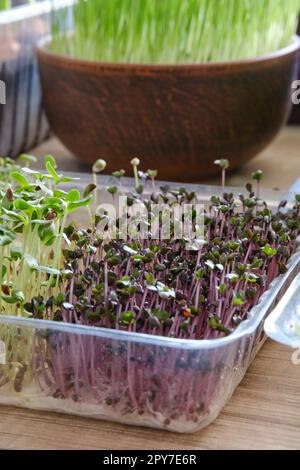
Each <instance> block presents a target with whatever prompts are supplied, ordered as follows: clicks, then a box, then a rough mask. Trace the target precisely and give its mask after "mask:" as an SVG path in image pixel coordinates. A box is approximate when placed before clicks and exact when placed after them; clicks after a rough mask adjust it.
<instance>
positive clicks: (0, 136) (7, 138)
mask: <svg viewBox="0 0 300 470" xmlns="http://www.w3.org/2000/svg"><path fill="white" fill-rule="evenodd" d="M71 4H72V0H54V1H51V0H47V1H41V2H39V3H35V4H31V5H24V6H19V7H16V8H14V9H11V10H7V11H2V12H0V80H1V81H2V82H3V83H4V84H5V93H3V84H2V94H4V95H5V96H4V98H5V100H4V101H5V104H0V154H1V155H5V156H9V157H16V156H18V155H19V154H20V153H21V152H24V151H26V150H27V149H29V148H32V147H34V146H35V145H37V144H38V143H39V142H41V141H43V140H44V139H45V138H47V137H48V136H49V131H50V129H49V124H48V122H47V120H46V117H45V114H44V112H43V107H42V98H41V90H40V83H39V75H38V68H37V62H36V59H35V52H34V47H35V45H36V43H37V41H39V40H40V39H41V38H43V37H45V36H48V35H49V32H50V18H51V16H50V15H51V10H52V8H54V9H63V8H67V7H68V6H69V5H71ZM2 102H3V97H2V98H1V103H2Z"/></svg>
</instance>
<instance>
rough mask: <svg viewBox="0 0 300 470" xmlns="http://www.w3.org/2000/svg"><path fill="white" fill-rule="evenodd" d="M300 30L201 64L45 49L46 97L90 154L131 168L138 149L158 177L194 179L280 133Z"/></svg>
mask: <svg viewBox="0 0 300 470" xmlns="http://www.w3.org/2000/svg"><path fill="white" fill-rule="evenodd" d="M298 50H299V39H296V38H295V42H294V43H293V44H292V45H290V46H289V47H287V48H285V49H282V50H280V51H278V52H276V53H273V54H270V55H268V56H264V57H259V58H257V59H253V60H244V61H237V62H226V63H225V62H224V63H207V64H195V65H174V66H173V65H170V66H161V65H126V64H107V63H101V62H92V61H87V60H78V59H72V58H70V57H64V56H60V55H56V54H53V53H51V52H49V51H48V50H47V47H46V46H45V45H41V46H40V47H39V49H38V61H39V68H40V76H41V84H42V90H43V97H44V105H45V109H46V114H47V117H48V119H49V122H50V124H51V126H52V129H53V131H54V132H55V134H56V135H57V136H58V137H59V138H60V139H61V141H62V142H63V143H64V144H65V145H66V147H68V149H69V150H71V151H72V152H73V153H74V154H75V155H77V156H78V157H79V158H80V159H81V160H83V161H84V162H86V163H87V164H91V163H93V162H94V161H95V159H97V158H99V157H101V158H104V159H106V160H107V162H108V167H107V170H108V171H111V170H116V169H120V168H124V169H125V170H126V169H129V167H130V159H131V158H132V157H133V156H139V157H140V158H141V160H142V166H143V168H144V169H147V168H151V169H154V168H155V169H157V170H158V171H159V177H160V179H170V180H177V181H178V180H181V181H195V180H199V179H203V178H205V177H207V176H211V175H213V174H215V173H216V171H217V172H218V169H217V168H216V166H215V165H214V164H213V162H214V160H215V159H217V158H228V159H229V160H230V165H231V168H232V169H233V168H236V167H238V166H240V165H242V164H243V163H245V162H246V161H247V160H249V159H250V158H252V157H254V156H255V155H256V154H257V153H258V152H259V151H260V150H262V149H263V148H264V147H265V146H266V145H267V144H268V143H269V142H270V141H271V140H272V139H273V137H274V136H275V135H276V134H277V132H278V131H279V129H280V127H281V126H282V124H283V123H284V122H285V120H286V118H287V116H288V112H289V110H290V104H291V83H292V81H293V80H294V79H295V78H296V76H297V55H298Z"/></svg>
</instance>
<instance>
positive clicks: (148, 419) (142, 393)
mask: <svg viewBox="0 0 300 470" xmlns="http://www.w3.org/2000/svg"><path fill="white" fill-rule="evenodd" d="M102 181H106V182H107V181H109V178H104V180H102ZM190 187H192V186H190ZM196 189H197V191H203V194H204V199H205V198H206V196H205V193H206V192H208V189H209V190H210V194H217V193H218V192H220V188H207V187H201V186H197V187H196ZM201 194H202V193H201ZM269 194H270V195H272V196H271V199H272V201H273V202H275V201H276V200H278V199H280V196H282V194H281V195H280V194H279V193H275V192H271V193H269ZM299 271H300V253H299V252H297V253H295V254H294V255H293V257H292V258H291V259H290V263H289V269H288V272H287V273H285V274H284V275H281V276H280V277H278V278H277V279H275V280H274V281H273V283H272V284H271V286H270V289H269V290H268V291H267V292H265V294H264V295H263V296H262V297H261V300H260V302H259V304H258V305H257V306H255V307H254V308H253V309H252V310H251V312H250V313H249V318H248V319H247V320H246V321H244V322H242V323H241V324H240V325H239V327H238V328H237V329H236V330H235V332H234V333H232V334H231V335H229V336H227V337H223V338H219V339H213V340H201V341H196V340H181V339H173V338H164V337H159V336H154V335H144V334H139V333H128V332H123V331H116V330H109V329H103V328H95V327H87V326H78V325H71V324H62V323H55V322H51V321H43V320H31V319H23V318H18V317H7V316H0V340H2V347H3V346H5V353H4V354H3V352H2V359H4V360H2V362H5V364H2V365H0V404H6V405H16V406H22V407H26V408H32V409H39V410H49V411H58V412H63V413H71V414H74V415H81V416H87V417H93V418H99V419H105V420H111V421H117V422H121V423H128V424H134V425H143V426H151V427H157V428H162V429H167V430H171V431H177V432H194V431H197V430H199V429H201V428H203V427H205V426H206V425H208V424H209V423H210V422H212V421H213V420H214V419H215V418H216V416H217V415H218V413H219V412H220V410H221V409H222V407H223V406H224V405H225V403H226V402H227V401H228V400H229V398H230V396H231V395H232V393H233V391H234V390H235V388H236V386H237V385H238V383H239V382H240V380H241V379H242V378H243V376H244V374H245V372H246V370H247V368H248V366H249V365H250V363H251V361H252V360H253V358H254V357H255V355H256V353H257V351H258V350H259V348H260V347H261V346H262V344H263V342H264V340H265V335H264V331H263V325H264V320H265V319H266V317H267V316H268V314H269V313H270V312H271V311H272V310H273V309H274V307H275V305H276V304H277V303H278V301H279V300H280V298H281V297H282V295H283V294H284V292H285V291H286V289H287V288H288V286H289V284H290V283H291V281H292V279H293V278H294V277H295V276H296V275H297V273H298V272H299ZM3 356H5V357H3Z"/></svg>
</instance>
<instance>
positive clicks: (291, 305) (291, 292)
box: [264, 274, 300, 349]
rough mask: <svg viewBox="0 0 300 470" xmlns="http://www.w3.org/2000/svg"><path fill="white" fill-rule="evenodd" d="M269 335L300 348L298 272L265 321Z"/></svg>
mask: <svg viewBox="0 0 300 470" xmlns="http://www.w3.org/2000/svg"><path fill="white" fill-rule="evenodd" d="M264 330H265V333H266V335H267V336H269V337H270V338H272V339H273V340H274V341H277V342H278V343H282V344H285V345H286V346H290V347H292V348H297V349H300V275H299V274H298V275H297V276H296V277H295V279H294V280H293V282H292V283H291V285H290V286H289V288H288V290H287V292H286V293H285V295H284V296H283V297H282V299H281V300H280V302H279V303H278V305H277V306H276V308H275V309H274V311H273V312H272V313H271V315H269V316H268V318H267V319H266V321H265V325H264Z"/></svg>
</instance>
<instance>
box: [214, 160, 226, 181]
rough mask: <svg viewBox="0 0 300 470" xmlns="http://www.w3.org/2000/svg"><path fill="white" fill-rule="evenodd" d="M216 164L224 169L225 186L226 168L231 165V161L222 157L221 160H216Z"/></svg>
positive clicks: (223, 179)
mask: <svg viewBox="0 0 300 470" xmlns="http://www.w3.org/2000/svg"><path fill="white" fill-rule="evenodd" d="M214 163H215V165H218V166H219V167H220V168H221V169H222V188H224V187H225V176H226V170H227V168H228V167H229V161H228V160H226V159H225V158H222V159H221V160H215V162H214Z"/></svg>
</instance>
